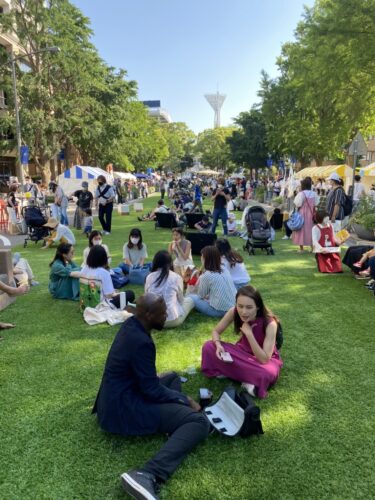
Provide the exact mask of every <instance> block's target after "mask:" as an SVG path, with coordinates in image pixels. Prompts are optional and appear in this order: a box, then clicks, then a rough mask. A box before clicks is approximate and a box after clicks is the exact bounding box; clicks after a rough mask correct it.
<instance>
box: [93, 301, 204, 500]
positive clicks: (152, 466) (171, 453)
mask: <svg viewBox="0 0 375 500" xmlns="http://www.w3.org/2000/svg"><path fill="white" fill-rule="evenodd" d="M166 319H167V306H166V304H165V301H164V299H163V298H161V297H160V296H158V295H156V294H153V293H147V294H145V295H142V296H141V297H139V298H138V300H137V306H136V310H135V314H134V316H132V317H131V318H129V319H127V320H126V321H125V322H124V323H123V325H122V326H121V328H120V330H119V332H118V333H117V335H116V337H115V340H114V341H113V344H112V346H111V348H110V351H109V353H108V357H107V361H106V364H105V368H104V374H103V378H102V382H101V385H100V389H99V392H98V395H97V398H96V402H95V405H94V408H93V413H97V418H98V422H99V425H100V427H101V428H102V429H103V430H104V431H106V432H111V433H114V434H120V435H123V436H147V435H150V434H155V433H158V434H162V435H163V436H166V435H167V436H168V437H167V441H166V442H165V443H164V444H163V446H162V447H161V449H160V450H159V451H158V452H157V453H156V454H155V455H154V456H153V457H152V458H151V459H150V460H148V461H147V462H146V463H145V464H144V465H143V466H142V467H141V468H139V469H135V470H130V471H127V472H125V473H124V474H122V476H121V480H122V484H123V487H124V489H125V491H126V492H127V493H128V494H129V495H130V496H132V497H134V498H137V499H148V500H152V499H156V498H157V489H158V485H160V483H162V482H164V481H167V480H168V479H169V478H170V477H171V475H172V474H173V472H174V471H175V470H176V469H177V467H178V466H179V465H180V464H181V463H182V461H183V460H184V459H185V458H186V457H187V455H188V454H189V453H190V452H191V451H192V450H193V448H195V446H196V445H197V444H198V443H200V442H201V441H203V440H204V439H205V438H206V437H207V436H208V433H209V422H208V420H207V418H206V417H205V416H204V415H202V414H201V413H199V411H200V406H199V404H198V403H196V402H195V401H194V400H192V399H191V398H190V397H189V396H186V395H185V394H183V393H182V392H181V380H180V377H179V376H178V375H177V374H176V373H174V372H170V373H168V374H164V375H160V376H158V375H157V373H156V365H155V358H156V349H155V344H154V342H153V340H152V336H151V331H152V330H162V329H163V326H164V324H165V321H166Z"/></svg>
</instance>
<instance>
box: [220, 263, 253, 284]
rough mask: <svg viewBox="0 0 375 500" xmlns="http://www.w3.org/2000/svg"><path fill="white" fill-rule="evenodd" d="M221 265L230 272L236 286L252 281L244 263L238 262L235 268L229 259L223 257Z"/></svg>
mask: <svg viewBox="0 0 375 500" xmlns="http://www.w3.org/2000/svg"><path fill="white" fill-rule="evenodd" d="M221 263H222V265H223V267H224V268H225V269H226V270H227V271H228V272H229V274H230V276H231V278H232V280H233V283H234V284H235V285H237V284H239V283H248V282H249V281H250V279H251V278H250V276H249V273H248V272H247V269H246V266H245V264H244V263H243V262H238V263H237V264H235V265H234V266H233V267H231V266H230V264H229V262H228V261H227V259H226V258H225V257H222V258H221Z"/></svg>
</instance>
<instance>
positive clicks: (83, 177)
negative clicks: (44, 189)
mask: <svg viewBox="0 0 375 500" xmlns="http://www.w3.org/2000/svg"><path fill="white" fill-rule="evenodd" d="M99 175H104V177H105V178H106V179H107V182H108V184H113V177H112V175H111V174H109V173H108V172H106V171H105V170H102V169H101V168H99V167H86V166H81V165H75V166H74V167H71V168H69V169H67V170H65V171H64V172H63V173H62V174H60V175H59V176H58V178H57V182H58V184H59V186H61V187H62V189H63V191H64V193H65V194H66V195H67V196H71V195H72V194H73V193H74V191H78V190H79V189H81V186H82V182H83V181H87V182H88V183H89V191H91V192H92V193H94V191H95V189H96V188H97V186H98V185H97V182H96V179H97V178H98V177H99Z"/></svg>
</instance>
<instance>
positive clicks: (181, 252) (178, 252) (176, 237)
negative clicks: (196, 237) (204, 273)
mask: <svg viewBox="0 0 375 500" xmlns="http://www.w3.org/2000/svg"><path fill="white" fill-rule="evenodd" d="M172 238H173V241H172V242H171V243H169V246H168V251H169V253H170V254H171V255H173V256H174V257H175V260H174V261H173V267H174V270H175V272H176V273H178V274H179V275H180V276H183V274H184V273H185V271H186V269H187V268H188V267H189V266H192V265H194V263H193V257H192V256H191V243H190V241H189V240H186V239H185V233H184V231H183V229H182V228H180V227H175V228H173V229H172Z"/></svg>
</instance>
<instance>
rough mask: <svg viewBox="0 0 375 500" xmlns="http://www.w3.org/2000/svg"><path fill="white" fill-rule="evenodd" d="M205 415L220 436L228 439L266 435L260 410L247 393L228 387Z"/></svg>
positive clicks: (208, 408)
mask: <svg viewBox="0 0 375 500" xmlns="http://www.w3.org/2000/svg"><path fill="white" fill-rule="evenodd" d="M204 414H205V415H206V417H207V418H208V420H209V422H210V424H211V425H212V427H213V428H214V429H216V430H217V431H218V432H219V433H220V434H223V435H224V436H228V437H234V436H237V435H240V436H241V437H248V436H251V435H253V434H256V435H259V434H264V432H263V427H262V422H261V420H260V408H259V407H258V406H256V404H255V403H254V400H253V398H252V397H251V396H250V394H248V393H247V392H245V391H241V392H236V390H235V388H234V387H232V386H230V387H227V388H226V389H225V390H224V392H223V393H222V394H221V396H220V397H219V399H218V400H217V401H216V403H215V404H213V405H210V406H206V408H205V409H204Z"/></svg>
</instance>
